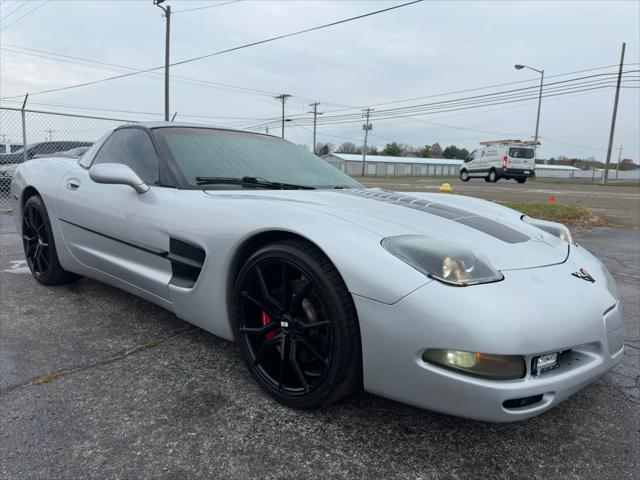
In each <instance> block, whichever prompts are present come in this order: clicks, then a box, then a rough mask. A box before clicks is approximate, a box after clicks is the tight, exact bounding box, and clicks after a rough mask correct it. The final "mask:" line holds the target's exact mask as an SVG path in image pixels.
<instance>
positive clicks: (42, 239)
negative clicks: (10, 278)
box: [22, 195, 81, 285]
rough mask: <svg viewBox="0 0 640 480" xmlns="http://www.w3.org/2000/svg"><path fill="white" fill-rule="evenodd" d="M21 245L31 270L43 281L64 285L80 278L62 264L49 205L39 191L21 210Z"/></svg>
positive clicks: (46, 283)
mask: <svg viewBox="0 0 640 480" xmlns="http://www.w3.org/2000/svg"><path fill="white" fill-rule="evenodd" d="M22 245H23V247H24V256H25V257H26V259H27V265H29V270H31V274H32V275H33V278H35V279H36V280H37V281H38V282H39V283H41V284H42V285H64V284H66V283H70V282H73V281H75V280H78V279H80V278H81V277H80V276H78V275H76V274H74V273H71V272H67V271H66V270H65V269H63V268H62V267H61V266H60V261H59V260H58V254H57V252H56V244H55V240H54V238H53V230H52V228H51V222H49V215H48V213H47V208H46V207H45V205H44V202H43V201H42V198H40V197H39V196H37V195H34V196H33V197H30V198H29V199H28V200H27V202H26V203H25V205H24V208H23V210H22Z"/></svg>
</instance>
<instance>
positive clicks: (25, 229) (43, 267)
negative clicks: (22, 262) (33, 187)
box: [22, 203, 51, 277]
mask: <svg viewBox="0 0 640 480" xmlns="http://www.w3.org/2000/svg"><path fill="white" fill-rule="evenodd" d="M22 242H23V245H24V255H25V257H26V258H27V264H28V265H29V268H30V269H31V273H33V276H34V277H42V276H43V275H45V274H46V273H47V270H48V269H49V263H50V257H51V255H50V254H51V249H50V247H51V242H50V240H49V232H47V225H46V224H45V222H44V217H43V216H42V212H41V211H40V210H39V209H38V208H37V206H36V204H35V203H30V204H28V205H27V206H26V208H25V210H24V215H23V217H22Z"/></svg>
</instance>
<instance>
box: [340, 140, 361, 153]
mask: <svg viewBox="0 0 640 480" xmlns="http://www.w3.org/2000/svg"><path fill="white" fill-rule="evenodd" d="M336 152H337V153H358V148H357V147H356V144H355V143H353V142H344V143H343V144H341V145H340V146H339V147H338V149H337V150H336Z"/></svg>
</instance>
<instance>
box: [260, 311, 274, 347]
mask: <svg viewBox="0 0 640 480" xmlns="http://www.w3.org/2000/svg"><path fill="white" fill-rule="evenodd" d="M270 323H271V317H270V316H269V315H268V314H267V312H265V311H263V312H262V326H263V327H264V326H266V325H268V324H270ZM275 334H276V332H274V331H273V330H272V331H270V332H267V333H266V334H265V338H266V339H267V340H269V339H270V338H272V337H273V336H274V335H275Z"/></svg>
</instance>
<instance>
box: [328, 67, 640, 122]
mask: <svg viewBox="0 0 640 480" xmlns="http://www.w3.org/2000/svg"><path fill="white" fill-rule="evenodd" d="M625 65H627V66H630V65H640V63H626V64H625ZM617 66H618V64H614V65H605V66H602V67H593V68H587V69H584V70H576V71H573V72H566V73H558V74H556V75H548V76H547V78H556V77H565V76H567V75H575V74H578V73H586V72H593V71H596V70H604V69H606V68H613V67H617ZM614 73H615V72H614ZM614 73H612V75H613V74H614ZM534 81H535V82H537V81H538V79H537V78H531V79H528V80H517V81H513V82H507V83H497V84H494V85H486V86H484V87H475V88H467V89H464V90H456V91H452V92H444V93H436V94H433V95H426V96H420V97H412V98H405V99H401V100H390V101H387V102H382V103H372V104H371V105H373V106H375V107H380V106H384V105H391V104H394V103H404V102H411V101H414V100H423V99H427V98H436V97H446V96H449V95H456V94H458V93H468V92H475V91H479V90H488V89H490V88H497V87H505V86H509V85H517V84H521V83H529V82H534ZM530 88H537V85H536V86H532V87H530ZM362 108H363V106H358V107H353V108H344V109H337V110H327V113H335V112H342V111H348V110H361V109H362Z"/></svg>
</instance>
